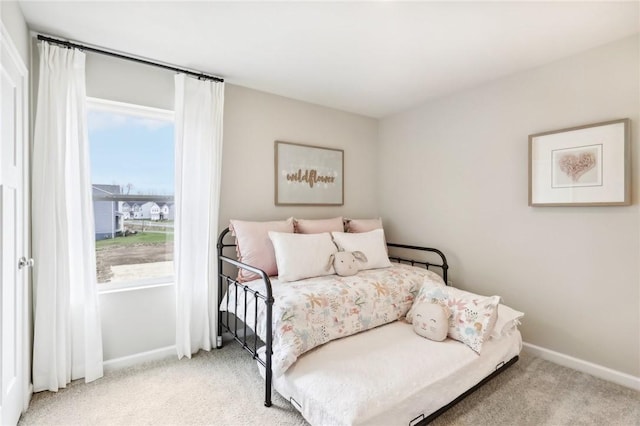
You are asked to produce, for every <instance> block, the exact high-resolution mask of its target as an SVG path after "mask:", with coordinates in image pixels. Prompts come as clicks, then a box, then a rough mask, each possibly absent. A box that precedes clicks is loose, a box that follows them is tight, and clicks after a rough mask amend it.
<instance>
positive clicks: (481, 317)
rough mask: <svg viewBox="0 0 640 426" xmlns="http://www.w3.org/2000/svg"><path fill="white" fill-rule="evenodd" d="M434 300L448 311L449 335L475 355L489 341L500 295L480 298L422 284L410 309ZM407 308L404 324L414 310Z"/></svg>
mask: <svg viewBox="0 0 640 426" xmlns="http://www.w3.org/2000/svg"><path fill="white" fill-rule="evenodd" d="M429 301H436V302H438V303H441V304H443V305H444V306H447V307H448V308H449V310H450V311H451V317H450V318H449V331H448V333H447V334H448V335H449V337H451V338H452V339H455V340H458V341H460V342H462V343H464V344H465V345H467V346H469V347H470V348H471V349H473V350H474V351H475V352H477V353H478V354H479V353H480V351H481V350H482V344H483V343H484V342H485V341H487V340H488V339H489V337H490V336H491V332H492V331H493V328H494V326H495V323H496V319H497V316H498V304H499V303H500V297H499V296H490V297H485V296H480V295H477V294H474V293H470V292H468V291H464V290H459V289H457V288H455V287H445V286H439V285H423V286H422V288H421V289H420V292H419V293H418V296H417V297H416V299H415V300H414V302H413V306H419V305H420V304H421V303H425V302H429ZM413 306H412V307H411V309H409V312H408V313H407V321H408V322H412V321H413V320H414V314H415V310H414V309H413Z"/></svg>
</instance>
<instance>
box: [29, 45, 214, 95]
mask: <svg viewBox="0 0 640 426" xmlns="http://www.w3.org/2000/svg"><path fill="white" fill-rule="evenodd" d="M38 40H42V41H46V42H47V43H52V44H58V45H60V46H64V47H68V48H71V49H80V50H86V51H87V52H93V53H99V54H101V55H107V56H113V57H115V58H120V59H124V60H127V61H133V62H138V63H141V64H146V65H151V66H154V67H159V68H164V69H167V70H171V71H175V72H180V73H183V74H187V75H191V76H194V77H198V78H199V79H201V80H213V81H219V82H220V83H222V82H224V79H222V78H220V77H215V76H213V75H208V74H205V73H202V72H195V71H189V70H185V69H182V68H178V67H173V66H171V65H165V64H161V63H158V62H153V61H149V60H146V59H141V58H136V57H133V56H127V55H123V54H121V53H116V52H109V51H107V50H101V49H96V48H95V47H91V46H84V45H82V44H76V43H71V42H70V41H64V40H58V39H55V38H51V37H47V36H43V35H41V34H38Z"/></svg>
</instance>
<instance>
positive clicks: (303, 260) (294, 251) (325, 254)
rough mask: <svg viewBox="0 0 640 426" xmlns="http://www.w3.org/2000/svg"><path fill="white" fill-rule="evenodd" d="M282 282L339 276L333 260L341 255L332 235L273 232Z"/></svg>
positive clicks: (272, 240) (271, 234)
mask: <svg viewBox="0 0 640 426" xmlns="http://www.w3.org/2000/svg"><path fill="white" fill-rule="evenodd" d="M269 238H270V239H271V242H272V243H273V249H274V251H275V254H276V264H277V265H278V279H279V280H280V281H297V280H301V279H303V278H311V277H320V276H323V275H331V274H335V270H334V269H333V265H331V264H330V263H329V257H330V256H331V255H332V254H333V253H335V252H337V251H338V249H337V248H336V245H335V244H333V241H332V240H331V234H329V233H328V232H323V233H321V234H289V233H283V232H274V231H269Z"/></svg>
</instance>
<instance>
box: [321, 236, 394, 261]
mask: <svg viewBox="0 0 640 426" xmlns="http://www.w3.org/2000/svg"><path fill="white" fill-rule="evenodd" d="M331 236H332V237H333V241H334V242H335V243H336V245H337V246H338V249H340V251H361V252H362V253H364V255H365V257H366V258H367V261H366V262H363V263H362V265H361V266H360V269H361V270H364V269H377V268H388V267H389V266H391V262H390V261H389V256H388V255H387V243H386V241H385V239H384V231H383V230H382V229H375V230H373V231H369V232H363V233H359V234H350V233H346V232H332V233H331Z"/></svg>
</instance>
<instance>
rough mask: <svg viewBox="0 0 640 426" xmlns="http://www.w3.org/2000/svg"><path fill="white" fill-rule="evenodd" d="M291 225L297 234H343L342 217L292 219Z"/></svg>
mask: <svg viewBox="0 0 640 426" xmlns="http://www.w3.org/2000/svg"><path fill="white" fill-rule="evenodd" d="M293 224H294V227H295V230H296V232H297V233H298V234H320V233H323V232H344V222H343V221H342V216H339V217H334V218H333V219H294V222H293Z"/></svg>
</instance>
